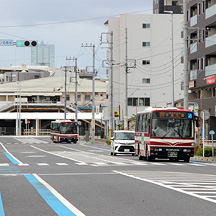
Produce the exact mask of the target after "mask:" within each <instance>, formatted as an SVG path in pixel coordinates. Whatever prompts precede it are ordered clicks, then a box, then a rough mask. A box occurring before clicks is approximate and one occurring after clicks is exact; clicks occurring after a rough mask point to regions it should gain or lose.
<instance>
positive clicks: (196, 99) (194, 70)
mask: <svg viewBox="0 0 216 216" xmlns="http://www.w3.org/2000/svg"><path fill="white" fill-rule="evenodd" d="M187 21H188V23H187V35H188V67H189V75H190V77H189V91H190V94H189V102H191V103H194V104H197V105H198V106H199V110H200V111H201V110H207V111H209V113H210V118H209V120H208V122H207V123H206V129H207V130H206V131H207V132H208V130H212V129H213V130H216V118H215V114H216V83H215V75H216V1H215V0H193V1H188V4H187ZM207 127H208V128H207ZM207 135H208V134H206V136H207Z"/></svg>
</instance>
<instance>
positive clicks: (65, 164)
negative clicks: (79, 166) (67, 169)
mask: <svg viewBox="0 0 216 216" xmlns="http://www.w3.org/2000/svg"><path fill="white" fill-rule="evenodd" d="M56 165H58V166H67V165H68V164H67V163H56Z"/></svg>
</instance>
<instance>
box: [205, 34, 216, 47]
mask: <svg viewBox="0 0 216 216" xmlns="http://www.w3.org/2000/svg"><path fill="white" fill-rule="evenodd" d="M215 44H216V34H213V35H211V36H209V37H207V38H206V39H205V48H207V47H210V46H213V45H215Z"/></svg>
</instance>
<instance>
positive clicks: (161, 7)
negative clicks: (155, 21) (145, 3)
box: [153, 0, 183, 14]
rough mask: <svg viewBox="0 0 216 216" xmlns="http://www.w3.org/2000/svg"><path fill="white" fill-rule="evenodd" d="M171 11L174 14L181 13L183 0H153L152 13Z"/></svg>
mask: <svg viewBox="0 0 216 216" xmlns="http://www.w3.org/2000/svg"><path fill="white" fill-rule="evenodd" d="M164 11H173V13H174V14H182V13H183V0H153V13H154V14H162V13H164Z"/></svg>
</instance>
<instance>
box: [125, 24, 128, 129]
mask: <svg viewBox="0 0 216 216" xmlns="http://www.w3.org/2000/svg"><path fill="white" fill-rule="evenodd" d="M124 129H125V130H127V129H128V56H127V28H125V116H124Z"/></svg>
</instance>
